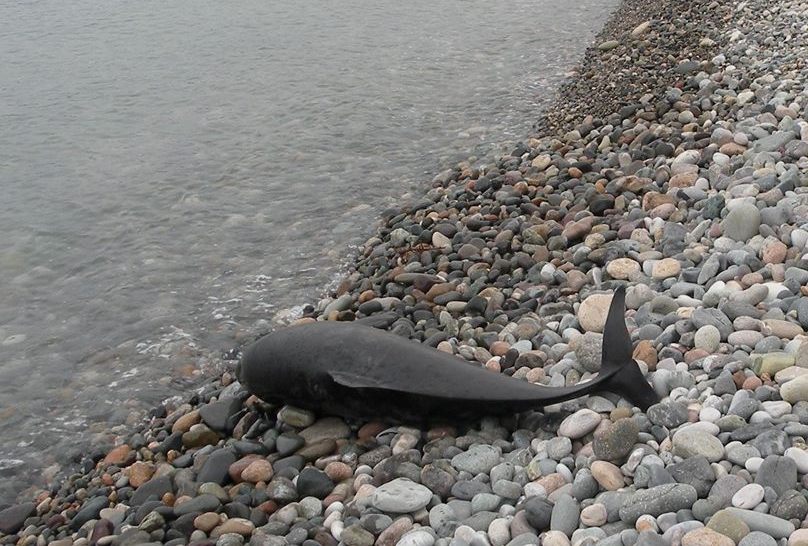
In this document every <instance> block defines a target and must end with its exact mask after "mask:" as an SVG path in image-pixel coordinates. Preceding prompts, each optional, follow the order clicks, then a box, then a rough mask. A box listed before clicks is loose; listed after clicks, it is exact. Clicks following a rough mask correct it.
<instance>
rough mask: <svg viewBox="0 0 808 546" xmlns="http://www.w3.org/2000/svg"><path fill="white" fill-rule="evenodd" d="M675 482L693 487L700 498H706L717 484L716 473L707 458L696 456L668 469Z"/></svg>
mask: <svg viewBox="0 0 808 546" xmlns="http://www.w3.org/2000/svg"><path fill="white" fill-rule="evenodd" d="M667 470H668V471H669V472H670V474H671V476H672V477H673V479H674V480H676V481H677V482H679V483H686V484H688V485H692V486H693V488H694V489H695V490H696V494H697V495H698V496H699V498H703V497H706V496H707V494H708V493H709V492H710V488H711V487H712V486H713V483H715V472H713V469H712V467H711V466H710V461H708V460H707V458H706V457H703V456H696V457H690V458H689V459H685V460H683V461H682V462H679V463H676V464H674V465H671V466H669V467H668V468H667Z"/></svg>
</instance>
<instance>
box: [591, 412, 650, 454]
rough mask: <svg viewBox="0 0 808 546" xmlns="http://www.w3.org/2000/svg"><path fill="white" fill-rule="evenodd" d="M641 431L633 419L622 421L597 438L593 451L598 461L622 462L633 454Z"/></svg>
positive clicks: (593, 444)
mask: <svg viewBox="0 0 808 546" xmlns="http://www.w3.org/2000/svg"><path fill="white" fill-rule="evenodd" d="M639 432H640V429H639V426H638V425H637V423H636V422H635V421H634V420H633V419H620V420H619V421H617V422H616V423H613V424H612V425H611V426H610V427H608V428H607V429H606V430H604V431H603V432H602V433H601V434H599V435H597V436H596V437H595V440H594V441H593V442H592V449H593V451H594V453H595V456H596V457H597V458H598V459H601V460H605V461H621V460H622V459H624V458H625V457H626V456H628V454H629V453H630V452H631V448H632V447H633V446H634V443H635V442H636V441H637V437H638V435H639Z"/></svg>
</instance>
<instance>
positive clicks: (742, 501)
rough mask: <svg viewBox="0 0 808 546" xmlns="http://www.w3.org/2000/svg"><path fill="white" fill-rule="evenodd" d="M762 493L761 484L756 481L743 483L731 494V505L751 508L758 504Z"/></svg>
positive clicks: (761, 498) (746, 508) (763, 493)
mask: <svg viewBox="0 0 808 546" xmlns="http://www.w3.org/2000/svg"><path fill="white" fill-rule="evenodd" d="M764 495H765V492H764V491H763V486H762V485H760V484H757V483H750V484H747V485H744V486H743V487H741V488H740V489H739V490H738V492H737V493H735V494H734V495H733V496H732V506H734V507H736V508H743V509H745V510H751V509H752V508H754V507H755V506H757V505H758V504H760V501H762V500H763V496H764Z"/></svg>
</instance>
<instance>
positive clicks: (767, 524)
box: [727, 508, 794, 538]
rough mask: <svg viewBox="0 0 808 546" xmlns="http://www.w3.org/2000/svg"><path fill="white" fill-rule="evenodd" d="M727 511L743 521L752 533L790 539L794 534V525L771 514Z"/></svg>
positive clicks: (738, 509)
mask: <svg viewBox="0 0 808 546" xmlns="http://www.w3.org/2000/svg"><path fill="white" fill-rule="evenodd" d="M727 510H728V511H729V512H730V513H731V514H732V515H733V516H735V517H738V518H740V519H741V520H743V522H744V523H746V524H747V525H748V526H749V529H750V530H751V531H760V532H762V533H766V534H768V535H769V536H771V537H773V538H788V536H789V535H790V534H791V533H793V532H794V524H792V523H791V522H789V521H786V520H783V519H780V518H778V517H775V516H772V515H769V514H763V513H761V512H754V511H752V510H741V509H740V508H727Z"/></svg>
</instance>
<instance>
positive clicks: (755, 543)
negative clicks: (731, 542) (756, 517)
mask: <svg viewBox="0 0 808 546" xmlns="http://www.w3.org/2000/svg"><path fill="white" fill-rule="evenodd" d="M738 546H777V541H776V540H774V539H773V538H772V537H770V536H769V535H767V534H766V533H761V532H760V531H752V532H751V533H749V534H748V535H746V536H745V537H743V538H742V539H741V541H740V542H739V543H738Z"/></svg>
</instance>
